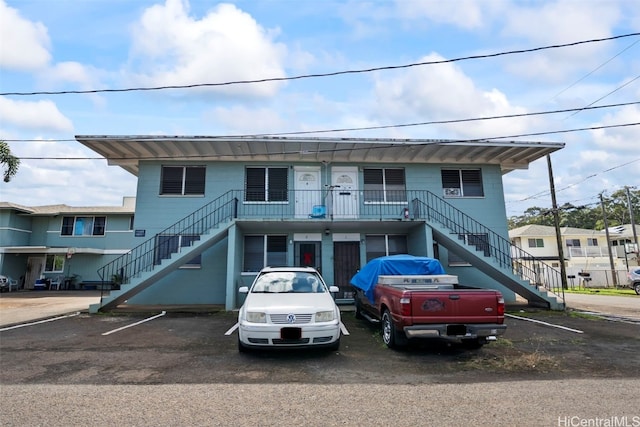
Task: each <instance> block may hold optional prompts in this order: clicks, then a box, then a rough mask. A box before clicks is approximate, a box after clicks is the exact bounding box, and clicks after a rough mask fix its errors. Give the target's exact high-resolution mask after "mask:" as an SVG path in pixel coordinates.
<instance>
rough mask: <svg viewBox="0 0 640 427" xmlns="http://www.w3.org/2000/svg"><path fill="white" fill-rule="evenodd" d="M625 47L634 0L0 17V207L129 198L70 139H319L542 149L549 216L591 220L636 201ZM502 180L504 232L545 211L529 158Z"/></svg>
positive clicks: (635, 101)
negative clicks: (495, 142) (612, 204)
mask: <svg viewBox="0 0 640 427" xmlns="http://www.w3.org/2000/svg"><path fill="white" fill-rule="evenodd" d="M638 32H640V7H638V4H637V0H617V1H616V0H590V1H583V0H558V1H542V0H536V1H534V0H528V1H515V0H512V1H506V0H484V1H476V0H457V1H445V0H442V1H430V0H397V1H390V0H389V1H382V0H379V1H377V0H368V1H364V0H352V1H349V0H346V1H337V0H323V1H312V0H306V1H305V0H271V1H266V0H265V1H257V0H252V1H248V0H244V1H243V0H240V1H225V2H216V1H213V0H209V1H202V0H190V1H189V0H164V1H163V0H135V1H131V0H57V1H55V2H54V1H50V0H0V140H4V141H6V142H7V143H8V144H9V146H10V149H11V151H12V153H13V154H14V155H15V156H17V157H19V158H20V159H21V164H20V169H19V171H18V174H17V175H16V176H15V177H14V178H13V179H12V180H11V181H10V182H9V183H3V182H0V201H5V202H11V203H16V204H20V205H24V206H40V205H50V204H68V205H70V206H120V205H121V204H122V198H123V197H128V196H135V193H136V177H135V176H133V175H131V174H130V173H128V172H125V171H124V170H123V169H121V168H119V167H117V166H109V165H107V162H106V160H105V159H95V158H96V157H98V155H97V154H96V153H94V152H93V151H91V150H89V149H88V148H85V147H84V146H82V145H81V144H80V143H78V142H77V141H75V139H74V136H75V135H209V136H217V135H250V134H273V135H277V134H282V133H289V132H309V131H324V132H319V133H317V134H315V133H314V134H307V135H308V136H318V137H333V136H339V137H342V138H348V137H357V138H402V139H406V138H421V139H432V138H443V139H485V138H487V139H491V138H505V137H506V140H525V141H551V142H562V143H565V144H566V146H565V148H563V149H562V150H560V151H558V152H556V153H554V154H552V155H551V163H552V168H553V178H554V185H555V189H556V198H557V203H558V205H562V204H564V203H571V204H573V205H576V206H589V207H593V206H595V205H597V204H598V202H599V196H600V194H604V195H610V194H612V193H613V192H615V191H618V190H620V189H623V188H624V187H625V186H630V187H636V188H639V187H640V35H637V34H636V35H630V34H634V33H638ZM601 39H609V40H601ZM594 40H601V41H594ZM586 41H589V42H588V43H580V44H575V45H572V46H565V47H559V46H558V45H563V44H572V43H576V42H586ZM553 46H555V47H553ZM538 48H544V49H538ZM527 50H528V51H529V52H520V53H508V52H514V51H527ZM496 54H500V55H496ZM371 69H375V70H374V71H367V72H364V71H363V70H371ZM344 71H362V72H353V73H343V72H344ZM334 73H337V74H335V75H329V76H322V77H306V78H295V79H294V78H293V77H299V76H312V75H321V74H334ZM265 79H266V80H267V81H265V82H260V83H248V84H220V83H232V82H238V81H245V80H265ZM216 84H217V85H216ZM186 85H195V87H192V88H177V89H163V90H145V91H141V90H128V91H118V92H104V91H101V90H104V89H136V88H155V87H164V86H186ZM96 90H97V92H91V91H96ZM69 91H86V92H89V93H65V92H69ZM33 93H35V94H33ZM621 104H624V105H621ZM593 107H602V108H593ZM560 110H570V111H564V112H558V111H560ZM553 112H555V113H553ZM534 113H545V114H534ZM551 113H553V114H551ZM506 115H520V117H515V118H514V117H512V118H494V119H487V120H473V121H469V120H468V119H479V118H487V117H496V116H506ZM442 121H457V122H454V123H433V122H442ZM409 125H410V126H409ZM376 127H380V129H372V128H376ZM340 129H350V130H348V131H338V130H340ZM327 131H332V132H327ZM499 140H504V139H499ZM503 183H504V191H505V200H506V210H507V215H508V216H517V215H522V214H523V212H524V211H525V210H526V209H528V208H530V207H533V206H536V207H542V208H548V207H551V206H552V201H551V196H550V192H549V188H550V179H549V174H548V166H547V160H546V158H542V159H539V160H537V161H536V162H533V163H532V164H531V165H530V167H529V168H528V169H526V170H518V171H514V172H511V173H508V174H506V175H504V177H503Z"/></svg>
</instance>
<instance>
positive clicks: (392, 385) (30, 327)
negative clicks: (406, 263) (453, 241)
mask: <svg viewBox="0 0 640 427" xmlns="http://www.w3.org/2000/svg"><path fill="white" fill-rule="evenodd" d="M6 296H7V294H3V296H2V298H0V303H3V302H5V301H7V300H9V298H5V297H6ZM55 297H56V298H65V297H64V296H61V295H56V296H55ZM94 297H95V296H94V295H87V294H85V295H81V296H79V298H94ZM12 298H15V295H14V296H12ZM38 298H39V299H43V298H45V297H44V296H43V295H39V296H38ZM67 298H71V297H67ZM69 301H71V300H69ZM36 303H37V301H36ZM68 303H70V302H68ZM83 303H84V302H83ZM38 305H43V302H42V301H40V302H39V303H38ZM44 305H46V304H44ZM5 308H6V305H4V306H0V311H1V312H2V316H3V317H4V316H5V314H7V313H8V311H6V310H5ZM511 313H512V314H513V315H515V316H518V318H515V317H508V318H507V319H506V323H507V325H508V329H507V333H506V334H505V335H504V336H503V337H501V338H500V339H499V340H498V341H497V342H495V343H491V344H488V345H486V346H484V347H483V348H482V349H480V350H475V351H468V350H465V349H462V348H458V347H456V346H449V345H445V344H443V343H436V342H419V343H415V344H414V345H411V346H410V347H409V348H407V349H406V350H404V351H393V350H389V349H387V348H386V347H385V346H384V344H383V343H382V341H381V339H380V335H379V330H378V328H377V327H375V326H372V325H370V324H369V323H367V322H366V321H363V320H357V319H355V318H354V316H353V313H352V312H351V311H349V310H348V309H345V311H344V312H343V323H344V325H345V327H346V329H347V330H348V332H349V335H348V336H343V337H342V340H341V347H340V349H339V351H333V352H330V351H313V350H309V351H306V350H305V351H264V352H253V353H249V354H241V353H239V352H238V351H237V341H236V339H237V338H236V335H235V334H232V335H229V336H227V335H225V332H226V331H228V329H229V328H230V327H232V326H233V325H234V324H235V320H236V319H235V317H236V313H234V312H224V311H220V310H211V311H205V312H197V313H194V312H184V311H182V312H180V311H179V312H168V313H165V314H162V312H161V310H159V309H158V310H156V309H153V308H149V310H148V311H147V312H144V313H142V312H137V313H128V314H125V313H116V314H101V315H89V314H87V313H84V312H78V311H73V310H71V311H67V315H65V316H57V315H54V316H49V317H48V319H45V321H42V320H40V321H36V322H34V323H29V322H27V323H18V324H14V326H15V327H12V326H4V327H0V363H1V366H2V369H0V385H1V386H2V387H0V416H1V418H0V419H2V422H0V424H2V425H7V426H9V425H16V426H17V425H45V424H46V425H67V426H68V425H78V424H84V425H86V420H88V419H90V420H92V422H91V423H90V424H92V425H93V424H105V423H110V424H112V423H119V424H120V425H137V426H139V425H150V426H151V425H154V426H155V425H159V424H160V425H162V424H164V425H167V424H170V425H230V424H234V425H249V424H251V425H281V424H283V423H298V424H301V423H303V424H305V425H344V424H347V423H349V424H353V423H362V422H365V421H366V423H367V424H368V425H389V424H390V423H393V424H395V425H400V426H402V425H416V424H419V425H425V424H438V425H463V424H469V423H472V424H474V423H483V424H491V425H513V424H514V423H515V424H516V425H558V424H557V418H558V417H561V416H572V415H576V416H580V417H586V416H587V415H591V416H598V417H605V416H623V415H624V416H628V417H633V416H638V415H640V414H638V411H637V407H636V406H637V405H636V401H637V397H636V396H634V394H633V393H630V390H636V389H638V388H639V387H640V371H639V370H638V369H637V366H639V365H640V325H638V324H637V323H632V322H624V321H611V320H604V319H602V318H595V317H591V316H581V315H572V314H569V313H553V312H546V311H536V310H531V311H528V310H522V311H520V310H518V309H515V311H511ZM521 317H522V319H521ZM526 318H529V319H532V320H536V321H539V322H546V323H544V324H543V323H534V322H532V321H530V320H526ZM550 384H553V386H550ZM25 396H29V397H28V398H27V397H25ZM51 396H54V397H55V398H54V399H50V397H51ZM567 396H571V400H570V408H569V406H567V404H564V403H563V399H565V398H566V397H567ZM26 399H29V404H26V405H25V402H26ZM318 402H328V403H329V404H330V405H331V407H330V408H324V407H323V405H322V403H318ZM506 405H509V406H506ZM505 407H508V408H511V409H510V410H511V411H517V413H518V414H519V415H518V416H519V418H518V420H517V422H515V421H514V420H513V418H512V417H511V416H509V415H508V413H507V412H505ZM366 408H369V409H368V410H367V409H366ZM394 411H401V412H402V415H401V416H400V415H398V416H396V415H394ZM423 411H426V412H423ZM471 414H473V415H471ZM123 416H125V417H126V418H125V419H123V418H122V417H123ZM207 417H213V418H207ZM318 417H320V418H318ZM433 417H436V418H433ZM470 417H472V418H470ZM628 419H629V420H632V418H628ZM93 421H95V422H93ZM429 421H430V422H429ZM630 422H631V421H630Z"/></svg>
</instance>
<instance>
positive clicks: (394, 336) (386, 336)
mask: <svg viewBox="0 0 640 427" xmlns="http://www.w3.org/2000/svg"><path fill="white" fill-rule="evenodd" d="M381 323H382V341H383V342H384V343H385V345H386V346H387V347H389V348H398V347H403V346H405V345H407V337H406V336H405V335H404V333H403V332H401V331H398V330H397V329H396V325H394V324H393V319H392V318H391V313H389V310H385V311H384V312H383V313H382V320H381Z"/></svg>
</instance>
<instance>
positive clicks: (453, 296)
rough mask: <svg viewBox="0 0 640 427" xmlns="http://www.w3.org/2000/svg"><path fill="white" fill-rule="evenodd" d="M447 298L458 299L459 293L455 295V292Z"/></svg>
mask: <svg viewBox="0 0 640 427" xmlns="http://www.w3.org/2000/svg"><path fill="white" fill-rule="evenodd" d="M449 299H452V300H458V299H460V295H456V294H454V295H449Z"/></svg>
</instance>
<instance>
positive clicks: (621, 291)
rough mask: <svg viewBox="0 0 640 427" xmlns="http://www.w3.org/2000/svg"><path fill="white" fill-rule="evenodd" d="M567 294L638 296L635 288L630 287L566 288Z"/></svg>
mask: <svg viewBox="0 0 640 427" xmlns="http://www.w3.org/2000/svg"><path fill="white" fill-rule="evenodd" d="M564 293H565V294H583V295H613V296H621V297H626V296H636V292H635V291H634V290H633V289H628V288H586V289H585V288H580V289H578V288H573V289H565V290H564Z"/></svg>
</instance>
